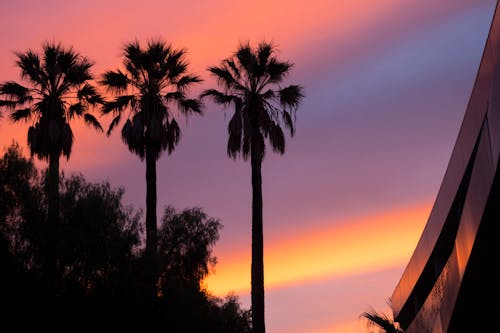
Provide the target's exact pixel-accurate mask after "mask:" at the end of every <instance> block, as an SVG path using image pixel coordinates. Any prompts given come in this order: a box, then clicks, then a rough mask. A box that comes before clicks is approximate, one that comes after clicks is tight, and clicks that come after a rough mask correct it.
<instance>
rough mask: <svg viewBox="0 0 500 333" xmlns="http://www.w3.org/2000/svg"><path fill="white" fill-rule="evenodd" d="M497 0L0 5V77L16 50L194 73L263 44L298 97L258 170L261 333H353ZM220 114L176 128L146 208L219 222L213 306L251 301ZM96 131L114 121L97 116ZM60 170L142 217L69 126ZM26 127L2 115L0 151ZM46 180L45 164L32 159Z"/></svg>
mask: <svg viewBox="0 0 500 333" xmlns="http://www.w3.org/2000/svg"><path fill="white" fill-rule="evenodd" d="M495 4H496V1H493V0H481V1H477V0H440V1H435V0H405V1H401V0H308V1H291V0H288V1H271V0H267V1H264V0H254V1H236V0H232V1H230V0H212V1H194V0H183V1H174V0H154V1H150V0H143V1H130V0H121V1H118V0H116V1H105V0H100V1H98V0H73V1H63V0H46V1H35V0H18V1H14V0H6V1H2V2H1V3H0V31H2V33H1V34H0V81H6V80H19V74H18V73H19V72H18V69H17V68H16V67H15V66H14V63H15V60H16V58H15V55H14V52H16V51H25V50H27V49H29V48H32V49H35V50H40V46H41V44H42V43H43V42H44V41H56V42H59V41H60V42H61V43H62V44H63V45H65V46H73V47H74V48H75V50H76V51H78V52H80V53H81V54H83V55H85V56H87V57H89V58H90V59H92V60H93V61H95V66H94V67H93V73H94V74H95V75H97V76H99V75H100V74H102V73H103V72H104V71H105V70H108V69H115V68H116V67H117V66H119V65H120V63H121V52H122V46H123V45H124V43H126V42H129V41H132V40H134V39H137V40H139V41H141V42H146V41H147V40H148V39H151V38H162V39H164V40H166V41H168V42H171V43H172V44H173V46H175V47H185V48H187V50H188V58H189V60H190V71H191V72H194V73H196V74H198V75H200V76H201V77H203V78H204V79H205V81H204V82H202V83H201V84H199V85H198V86H196V87H195V89H194V90H193V91H192V95H193V96H195V95H197V94H198V93H199V92H200V91H201V90H202V89H206V88H210V87H215V82H214V81H213V80H212V79H211V78H210V77H209V76H208V75H207V70H206V69H207V67H208V66H210V65H216V64H218V62H219V61H220V60H221V59H223V58H226V57H228V56H230V55H231V54H232V52H234V51H235V49H236V48H237V46H238V45H239V44H240V43H241V42H246V41H249V42H250V43H252V44H254V43H257V42H259V41H263V40H265V41H270V42H273V43H274V44H275V45H276V46H277V48H278V49H279V57H280V58H281V59H282V60H289V61H291V62H293V63H294V67H293V69H292V71H291V75H290V76H289V77H288V79H287V80H286V82H285V84H300V85H302V86H303V87H304V90H305V95H306V97H305V99H304V100H303V103H302V104H301V105H300V108H299V111H298V113H297V132H296V135H295V136H294V137H293V138H292V139H290V138H289V137H288V138H287V139H288V140H287V150H286V154H285V155H284V156H279V155H274V154H272V153H270V150H269V153H268V154H267V155H266V158H265V160H264V163H263V168H262V172H263V197H264V240H265V249H264V251H265V279H266V327H267V330H268V332H270V333H304V332H306V333H331V332H334V333H337V332H338V333H341V332H342V333H362V332H367V329H366V323H365V322H363V321H362V320H360V319H359V315H360V314H361V313H362V312H363V311H367V310H369V309H370V307H374V308H375V309H378V310H381V311H386V310H387V306H386V301H387V300H388V298H389V297H390V296H391V294H392V291H393V290H394V287H395V286H396V284H397V282H398V280H399V277H400V276H401V274H402V272H403V270H404V268H405V265H406V263H407V262H408V260H409V258H410V256H411V254H412V251H413V249H414V247H415V245H416V244H417V241H418V238H419V236H420V232H421V231H422V229H423V227H424V225H425V222H426V220H427V217H428V214H429V212H430V209H431V207H432V204H433V201H434V199H435V196H436V194H437V192H438V189H439V186H440V183H441V179H442V177H443V175H444V172H445V169H446V166H447V163H448V159H449V157H450V154H451V151H452V148H453V144H454V141H455V139H456V136H457V134H458V129H459V126H460V124H461V121H462V117H463V114H464V112H465V108H466V105H467V102H468V99H469V94H470V92H471V89H472V86H473V84H474V80H475V76H476V72H477V69H478V66H479V62H480V60H481V55H482V50H483V47H484V43H485V41H486V37H487V34H488V29H489V26H490V23H491V18H492V15H493V11H494V8H495ZM230 115H231V109H226V110H223V109H221V107H219V106H215V105H213V104H210V103H207V104H206V107H205V110H204V115H203V116H201V117H200V116H197V117H194V116H193V117H190V118H189V119H184V118H181V119H180V120H181V123H182V130H183V134H182V138H181V141H180V143H179V145H178V146H177V148H176V150H175V152H174V153H173V154H172V155H170V156H169V155H167V154H164V155H162V157H161V158H160V160H159V161H158V166H157V172H158V183H157V186H158V211H159V215H160V216H161V212H162V209H163V207H164V206H165V205H167V204H171V205H173V206H174V207H176V208H177V209H183V208H187V207H192V206H199V207H202V208H203V209H204V211H205V212H206V213H207V214H208V215H209V216H211V217H215V218H219V219H220V221H221V223H222V224H223V226H224V227H223V229H222V231H221V238H220V240H219V242H218V243H217V245H216V247H215V249H214V251H215V255H216V256H217V257H218V265H217V266H216V269H215V272H214V273H213V274H212V275H211V276H210V277H209V279H208V280H207V281H206V285H207V288H208V289H209V290H211V291H212V292H213V293H214V294H216V295H219V296H224V295H226V294H227V293H229V292H233V293H235V294H237V295H239V296H240V300H241V301H242V303H243V304H244V306H245V307H249V306H250V302H249V288H250V245H251V243H250V233H251V183H250V165H249V163H246V162H244V161H242V160H231V159H229V158H227V156H226V140H227V130H226V126H227V123H228V121H229V119H230V118H229V117H230ZM99 119H100V121H101V122H102V124H103V125H104V127H107V125H108V124H109V122H110V121H111V119H110V118H107V117H100V118H99ZM72 127H73V130H74V133H75V141H74V146H73V153H72V155H71V159H70V160H69V161H66V160H62V163H61V166H62V169H63V170H64V172H65V173H67V174H69V173H72V172H82V173H83V174H84V175H85V177H86V178H87V179H89V180H91V181H104V180H107V181H109V182H111V184H112V185H113V186H115V187H123V188H124V189H125V202H126V203H127V204H133V205H134V206H135V207H137V208H142V209H144V208H145V196H146V195H145V193H146V188H145V165H144V163H141V161H140V160H139V158H138V157H137V156H135V155H133V154H131V153H130V152H129V151H128V150H127V148H126V147H125V146H124V145H123V144H122V142H121V139H120V137H119V132H118V131H116V132H115V133H114V134H112V135H111V136H110V137H106V136H105V135H103V134H101V133H96V132H95V131H93V130H92V129H90V128H87V127H85V126H83V125H82V124H80V123H73V125H72ZM26 132H27V126H26V124H20V125H13V124H12V123H11V122H10V120H9V119H8V117H7V116H6V115H5V114H4V116H3V117H2V118H1V119H0V133H1V134H0V148H2V149H4V148H5V147H7V146H8V145H9V144H10V143H11V142H12V140H16V141H18V142H19V143H20V144H21V146H23V147H25V148H24V152H25V153H26V154H27V153H28V150H27V148H26ZM38 165H39V166H41V167H44V166H45V164H44V163H39V164H38Z"/></svg>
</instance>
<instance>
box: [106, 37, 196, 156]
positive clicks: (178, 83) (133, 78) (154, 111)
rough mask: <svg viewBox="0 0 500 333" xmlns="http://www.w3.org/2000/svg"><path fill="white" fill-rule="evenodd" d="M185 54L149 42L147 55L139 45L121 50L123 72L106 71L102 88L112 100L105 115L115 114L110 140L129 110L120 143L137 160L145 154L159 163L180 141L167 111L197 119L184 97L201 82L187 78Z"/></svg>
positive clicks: (190, 102)
mask: <svg viewBox="0 0 500 333" xmlns="http://www.w3.org/2000/svg"><path fill="white" fill-rule="evenodd" d="M185 54H186V50H184V49H174V48H172V47H171V46H170V45H168V44H165V43H163V42H161V41H155V42H149V43H148V45H147V48H146V49H143V48H141V46H140V45H139V43H138V42H132V43H129V44H127V45H126V46H125V50H124V56H125V59H124V66H125V71H126V72H122V71H121V70H115V71H107V72H106V73H105V74H104V77H103V80H102V84H103V85H104V86H106V87H107V88H108V90H110V91H111V92H114V93H115V94H116V97H115V98H114V100H112V101H110V102H108V103H106V104H105V106H104V108H103V113H105V114H107V113H113V115H114V119H113V120H112V121H111V123H110V126H109V130H108V135H109V134H110V133H111V131H112V129H113V128H114V127H115V126H116V125H117V124H118V123H119V122H120V120H121V117H122V114H123V111H124V110H126V109H127V110H129V111H130V112H129V114H128V116H127V120H126V122H125V124H124V126H123V128H122V133H121V134H122V139H123V141H124V142H125V143H126V144H127V145H128V148H129V150H130V151H131V152H133V153H135V154H137V155H139V157H140V158H141V159H144V157H145V156H146V149H148V150H149V152H150V153H152V154H153V155H154V157H155V159H158V158H159V157H160V154H161V152H162V151H164V150H168V152H169V153H171V152H172V151H173V150H174V148H175V146H176V144H177V143H178V141H179V138H180V128H179V125H178V123H177V122H176V120H175V118H174V114H173V113H172V112H171V110H170V108H169V106H170V104H172V103H175V104H176V105H177V107H178V110H179V111H180V112H181V113H184V114H188V113H191V112H194V113H201V104H200V102H199V101H198V100H196V99H189V98H187V97H186V90H187V89H188V88H189V87H190V86H191V85H192V84H193V83H196V82H200V81H201V79H200V78H199V77H198V76H195V75H190V74H187V73H186V71H187V62H186V60H185Z"/></svg>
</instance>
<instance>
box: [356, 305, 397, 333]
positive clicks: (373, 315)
mask: <svg viewBox="0 0 500 333" xmlns="http://www.w3.org/2000/svg"><path fill="white" fill-rule="evenodd" d="M360 317H364V318H366V319H367V320H368V325H370V326H371V325H375V326H378V327H379V328H381V329H382V330H384V331H385V332H387V333H403V330H401V329H400V328H399V327H398V325H397V324H396V323H395V322H394V321H393V320H392V319H391V318H389V316H388V315H386V314H380V313H378V312H377V311H375V310H374V309H371V310H370V311H366V312H363V313H362V314H361V315H360Z"/></svg>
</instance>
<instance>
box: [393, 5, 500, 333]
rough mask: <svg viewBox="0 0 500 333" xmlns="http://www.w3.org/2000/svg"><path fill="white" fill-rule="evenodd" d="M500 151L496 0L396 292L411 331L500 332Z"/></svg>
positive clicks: (398, 312)
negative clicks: (448, 150) (436, 185)
mask: <svg viewBox="0 0 500 333" xmlns="http://www.w3.org/2000/svg"><path fill="white" fill-rule="evenodd" d="M499 156H500V13H498V4H497V8H496V9H495V13H494V16H493V20H492V23H491V27H490V32H489V35H488V38H487V41H486V45H485V49H484V51H483V56H482V59H481V63H480V66H479V70H478V73H477V76H476V81H475V83H474V87H473V90H472V93H471V96H470V99H469V103H468V105H467V109H466V112H465V116H464V119H463V122H462V126H461V128H460V131H459V134H458V137H457V140H456V143H455V146H454V148H453V152H452V155H451V157H450V161H449V164H448V167H447V170H446V173H445V175H444V178H443V181H442V184H441V187H440V189H439V192H438V195H437V197H436V201H435V203H434V206H433V208H432V211H431V213H430V215H429V219H428V221H427V224H426V226H425V228H424V230H423V232H422V235H421V237H420V239H419V242H418V244H417V246H416V248H415V251H414V253H413V255H412V257H411V259H410V262H409V263H408V266H407V267H406V269H405V271H404V273H403V275H402V277H401V279H400V281H399V283H398V284H397V286H396V288H395V290H394V292H393V294H392V296H391V299H390V301H391V304H392V307H393V312H394V319H395V321H397V322H399V324H400V326H401V328H402V329H403V330H404V331H405V332H408V333H417V332H418V333H427V332H429V333H431V332H432V333H456V332H500V321H499V320H498V319H497V318H498V316H499V315H500V273H498V271H499V267H497V266H500V265H499V264H500V172H499V169H498V163H499ZM402 223H404V221H402Z"/></svg>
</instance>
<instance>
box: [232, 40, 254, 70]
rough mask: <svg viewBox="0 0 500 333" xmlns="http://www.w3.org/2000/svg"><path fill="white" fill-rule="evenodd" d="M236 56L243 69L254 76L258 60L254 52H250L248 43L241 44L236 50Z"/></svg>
mask: <svg viewBox="0 0 500 333" xmlns="http://www.w3.org/2000/svg"><path fill="white" fill-rule="evenodd" d="M236 58H237V59H238V62H239V63H240V64H241V66H242V67H243V68H244V69H245V71H246V72H247V73H248V74H249V75H250V76H251V77H254V76H255V70H256V69H257V65H258V60H257V57H256V56H255V54H254V53H253V52H252V48H251V47H250V44H242V45H240V47H239V48H238V51H236Z"/></svg>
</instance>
